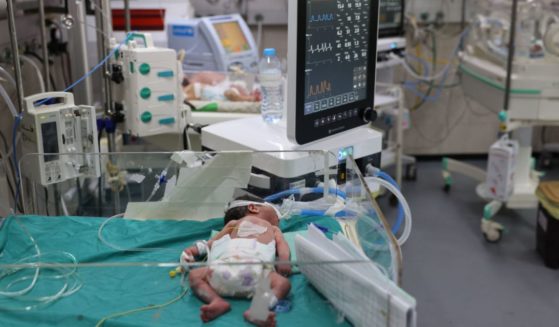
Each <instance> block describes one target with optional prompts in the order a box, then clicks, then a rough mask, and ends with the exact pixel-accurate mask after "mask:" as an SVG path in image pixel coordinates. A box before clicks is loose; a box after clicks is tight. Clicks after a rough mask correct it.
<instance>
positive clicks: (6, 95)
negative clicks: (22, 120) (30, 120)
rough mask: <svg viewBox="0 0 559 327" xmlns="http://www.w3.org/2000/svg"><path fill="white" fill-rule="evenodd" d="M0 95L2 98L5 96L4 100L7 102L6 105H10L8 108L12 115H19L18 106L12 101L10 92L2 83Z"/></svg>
mask: <svg viewBox="0 0 559 327" xmlns="http://www.w3.org/2000/svg"><path fill="white" fill-rule="evenodd" d="M0 96H2V98H4V101H5V102H6V105H7V106H8V109H9V110H10V112H11V113H12V115H13V116H14V117H17V110H16V107H15V105H14V103H13V102H12V99H11V98H10V96H9V95H8V92H6V89H5V88H4V87H3V86H2V84H0Z"/></svg>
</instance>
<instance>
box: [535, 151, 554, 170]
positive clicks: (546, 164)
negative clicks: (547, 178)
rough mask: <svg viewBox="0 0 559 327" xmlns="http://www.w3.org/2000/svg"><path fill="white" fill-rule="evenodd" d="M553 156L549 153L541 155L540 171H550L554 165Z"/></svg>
mask: <svg viewBox="0 0 559 327" xmlns="http://www.w3.org/2000/svg"><path fill="white" fill-rule="evenodd" d="M552 161H553V155H552V154H551V153H548V152H544V153H542V154H541V156H540V159H539V162H538V165H539V167H540V169H550V168H551V166H552V164H553V162H552Z"/></svg>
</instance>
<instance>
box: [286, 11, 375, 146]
mask: <svg viewBox="0 0 559 327" xmlns="http://www.w3.org/2000/svg"><path fill="white" fill-rule="evenodd" d="M378 12H379V6H378V1H372V0H354V1H345V0H338V1H321V0H306V1H291V2H290V3H289V37H288V38H289V39H288V41H289V54H288V65H289V67H288V70H289V74H288V86H287V87H288V97H287V98H288V103H287V105H288V110H287V135H288V137H289V139H290V140H291V141H293V142H296V143H298V144H306V143H309V142H312V141H316V140H319V139H322V138H325V137H328V136H331V135H334V134H339V133H341V132H344V131H347V130H349V129H352V128H355V127H358V126H361V125H364V124H367V123H369V122H371V120H374V118H375V117H374V111H373V107H374V94H375V70H376V45H377V37H378Z"/></svg>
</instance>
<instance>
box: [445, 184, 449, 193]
mask: <svg viewBox="0 0 559 327" xmlns="http://www.w3.org/2000/svg"><path fill="white" fill-rule="evenodd" d="M450 189H451V187H450V184H445V185H444V187H443V190H444V192H445V193H450Z"/></svg>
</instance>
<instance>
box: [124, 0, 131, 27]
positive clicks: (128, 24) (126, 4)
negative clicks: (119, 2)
mask: <svg viewBox="0 0 559 327" xmlns="http://www.w3.org/2000/svg"><path fill="white" fill-rule="evenodd" d="M124 24H125V29H126V33H130V31H131V30H132V18H131V17H130V0H124Z"/></svg>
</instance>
